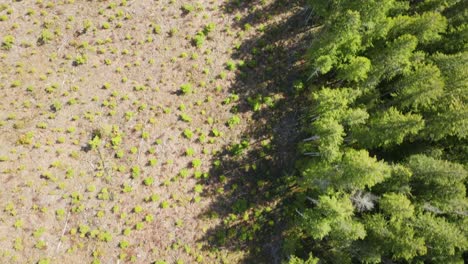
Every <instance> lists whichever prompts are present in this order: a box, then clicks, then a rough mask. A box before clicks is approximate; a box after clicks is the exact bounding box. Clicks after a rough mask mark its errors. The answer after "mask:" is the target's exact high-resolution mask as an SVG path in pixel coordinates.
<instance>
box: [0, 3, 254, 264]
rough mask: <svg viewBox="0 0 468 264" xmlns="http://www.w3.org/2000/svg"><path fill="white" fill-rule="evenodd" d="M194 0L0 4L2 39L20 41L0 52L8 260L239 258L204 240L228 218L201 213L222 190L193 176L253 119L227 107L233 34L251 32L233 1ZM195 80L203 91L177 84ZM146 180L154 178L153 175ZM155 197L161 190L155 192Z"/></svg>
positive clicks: (0, 219)
mask: <svg viewBox="0 0 468 264" xmlns="http://www.w3.org/2000/svg"><path fill="white" fill-rule="evenodd" d="M124 2H126V4H122V3H124ZM188 2H190V3H192V1H167V0H158V1H149V0H145V1H84V0H75V1H70V0H68V1H67V0H64V1H7V3H6V4H5V5H4V7H5V8H0V10H2V9H3V10H2V11H1V12H0V16H1V15H5V16H6V18H7V19H5V21H0V41H1V40H2V39H4V37H6V36H7V35H11V36H13V37H14V43H13V45H12V47H11V48H9V49H8V48H5V47H4V48H3V49H0V124H1V126H0V157H1V160H2V161H0V172H1V174H0V181H1V184H2V189H1V191H0V209H1V213H0V262H1V263H36V262H38V261H40V260H42V261H44V262H43V263H48V262H46V261H47V260H49V261H50V263H92V262H93V261H96V263H99V262H97V261H98V260H100V263H124V262H127V261H129V262H131V261H133V262H135V263H151V262H154V261H159V260H161V261H166V262H167V263H176V262H177V261H181V262H180V263H193V262H203V263H219V262H222V261H225V262H230V263H235V262H237V261H238V260H239V259H240V258H242V255H243V252H242V251H237V252H236V251H232V250H231V251H227V250H223V249H218V248H209V247H208V248H209V249H207V247H204V244H205V243H206V242H203V241H204V240H203V239H202V238H203V236H204V233H205V232H206V230H208V229H210V228H212V227H213V226H215V225H217V224H218V223H219V222H220V221H221V220H220V219H217V218H212V219H210V218H199V215H201V214H202V212H204V211H206V210H207V208H208V206H209V204H210V203H211V202H212V200H211V199H212V198H210V197H209V196H203V195H200V194H199V193H198V192H199V191H200V190H198V189H197V188H196V186H197V184H203V177H204V176H203V175H202V177H201V178H198V176H199V175H194V174H196V172H200V173H206V172H207V171H208V170H209V168H210V166H211V164H210V161H211V157H212V155H213V154H214V153H216V151H218V150H220V149H221V148H222V146H224V145H226V144H229V143H230V142H237V141H238V138H239V136H240V132H241V131H242V130H243V128H244V127H245V126H246V124H245V122H244V121H243V122H241V124H239V125H237V126H235V127H233V128H229V127H228V126H226V125H225V123H226V122H227V121H228V120H229V119H230V118H231V117H232V116H233V115H234V114H232V113H230V111H229V110H230V108H231V107H230V106H229V105H226V104H223V103H222V102H223V101H224V100H225V99H226V98H227V97H228V96H229V94H228V90H229V86H230V85H231V83H232V80H233V78H234V75H235V73H234V72H230V71H228V70H226V69H225V65H226V62H227V61H229V60H231V54H232V49H233V48H234V43H235V42H240V41H242V39H244V38H248V37H249V35H251V34H254V32H250V33H245V34H241V36H240V37H239V36H238V35H237V33H238V32H240V31H242V29H240V28H237V29H231V28H230V25H231V24H232V21H233V20H234V19H235V18H234V14H233V15H229V14H226V13H225V12H221V11H220V8H221V7H222V5H223V4H224V3H223V1H198V2H197V3H192V4H193V6H194V10H193V11H191V12H189V13H184V11H183V10H182V9H181V7H182V5H183V4H186V3H188ZM209 23H214V24H215V25H216V28H215V30H213V31H212V32H210V33H209V34H208V38H207V39H206V40H205V41H204V43H203V45H202V46H201V47H200V48H197V47H195V46H194V45H193V44H192V37H193V36H195V35H196V33H197V32H198V31H200V30H203V28H204V26H206V25H208V24H209ZM41 35H42V36H43V37H42V38H41ZM83 58H85V59H84V60H83ZM224 73H226V76H225V77H224V76H223V75H224ZM220 75H221V77H222V78H221V77H220ZM185 83H190V84H192V87H193V90H194V91H193V93H191V94H189V95H183V94H180V93H179V89H180V86H181V85H182V84H185ZM217 87H218V88H217ZM181 105H183V106H182V107H181ZM184 108H185V109H184ZM181 109H183V110H181ZM181 114H186V115H187V116H188V117H189V118H191V121H190V122H185V121H183V120H181ZM248 116H249V113H243V114H242V118H241V119H242V120H247V118H248ZM116 128H118V129H116ZM186 129H189V130H191V131H193V137H192V138H190V139H189V138H187V137H186V136H184V135H183V131H184V130H186ZM212 129H217V130H219V131H221V133H223V136H222V137H214V136H213V134H212V133H211V131H212ZM28 133H30V134H29V135H28ZM96 135H98V136H99V138H100V144H98V145H97V146H96V148H94V149H93V148H90V141H91V140H92V139H93V138H94V137H95V136H96ZM115 137H120V138H121V143H120V144H117V143H115V144H114V145H115V146H114V145H113V143H112V138H115ZM210 141H211V142H210ZM132 148H133V149H132ZM187 148H192V149H193V150H194V154H193V156H187V155H185V151H186V149H187ZM119 152H121V153H123V157H121V158H117V157H116V155H117V153H119ZM152 159H156V160H157V162H156V164H154V165H153V166H150V164H149V163H150V162H155V161H154V160H153V161H152ZM194 159H197V160H200V161H201V166H200V167H197V168H194V166H193V165H192V161H193V160H194ZM135 166H137V167H138V168H139V169H140V173H139V175H136V174H138V173H135V175H134V177H132V172H131V169H132V167H135ZM181 172H182V173H181ZM185 173H186V174H187V175H185ZM196 176H197V177H196ZM148 177H152V178H153V179H154V183H152V184H145V183H144V182H143V180H144V179H145V178H148ZM206 177H210V175H206ZM148 183H150V182H149V180H148ZM202 186H203V185H202ZM198 188H199V187H198ZM103 189H105V190H107V192H108V194H109V195H108V197H106V195H105V194H104V195H100V193H102V192H103V191H102V190H103ZM129 189H132V190H131V191H129ZM202 192H203V190H202ZM104 193H105V191H104ZM152 194H154V195H156V196H155V197H158V198H159V199H157V200H155V201H154V202H153V201H150V202H147V201H145V199H146V198H148V197H150V196H151V195H152ZM166 203H167V206H168V207H167V208H162V207H164V206H166ZM138 206H141V208H142V211H141V212H138V211H139V210H135V209H134V208H135V207H138ZM117 207H118V210H113V208H114V209H115V208H117ZM147 215H151V216H153V218H154V220H152V221H150V220H151V219H150V218H151V217H148V219H147V220H148V221H145V217H146V216H147ZM139 223H144V224H143V227H142V228H141V230H137V229H140V227H139V226H138V224H139ZM80 226H81V228H80ZM85 226H87V227H89V230H85ZM41 229H43V232H40V231H41ZM126 229H129V230H131V231H130V234H127V235H126V234H124V230H126ZM38 230H39V232H38ZM85 231H86V232H85ZM80 232H83V233H82V234H81V236H80ZM108 234H109V235H110V236H107V235H108ZM110 237H111V238H110ZM106 240H107V241H106ZM121 242H128V247H125V246H119V245H121V244H120V243H121ZM123 247H125V248H123ZM93 263H94V262H93ZM177 263H179V262H177Z"/></svg>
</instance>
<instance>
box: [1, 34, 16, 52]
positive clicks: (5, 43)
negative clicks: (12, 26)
mask: <svg viewBox="0 0 468 264" xmlns="http://www.w3.org/2000/svg"><path fill="white" fill-rule="evenodd" d="M14 43H15V37H13V36H12V35H6V36H5V37H3V40H2V49H4V50H9V49H11V48H12V47H13V44H14Z"/></svg>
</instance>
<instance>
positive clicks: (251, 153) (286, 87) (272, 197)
mask: <svg viewBox="0 0 468 264" xmlns="http://www.w3.org/2000/svg"><path fill="white" fill-rule="evenodd" d="M245 2H246V1H245ZM245 2H244V1H235V2H232V3H230V4H227V5H226V6H225V8H224V9H225V10H226V12H229V13H231V12H234V13H235V12H240V11H242V10H249V11H248V15H247V16H246V17H245V18H243V19H240V20H239V21H237V22H234V25H233V27H243V28H246V24H247V27H249V25H250V26H252V27H253V28H255V27H256V26H257V25H262V24H267V25H268V26H267V27H265V29H264V30H259V31H257V32H256V34H254V35H255V36H254V37H252V38H250V39H248V40H246V41H244V42H243V43H241V45H240V47H239V49H237V51H236V52H235V53H234V55H233V60H238V61H239V60H242V61H244V62H245V65H244V66H242V67H241V68H240V69H238V70H237V74H236V79H235V82H234V84H233V85H232V86H231V88H230V89H231V90H230V92H231V93H235V94H237V95H238V96H239V100H238V101H237V105H235V106H234V107H233V111H234V112H237V113H244V112H248V111H253V110H252V108H257V109H256V110H254V113H253V116H252V120H250V121H249V126H248V128H247V129H246V131H244V132H243V134H242V138H244V140H241V142H238V144H235V145H230V146H225V148H224V151H222V152H220V153H218V154H217V155H216V156H215V157H214V158H213V164H214V165H213V167H212V168H211V170H210V173H209V174H210V178H209V179H208V180H207V182H206V185H207V186H206V188H207V194H206V195H209V196H212V197H215V201H214V202H213V203H212V204H211V206H210V208H209V210H207V211H206V212H205V213H204V214H203V215H201V216H200V217H214V218H217V217H219V218H220V219H221V223H220V224H219V225H217V226H216V227H215V228H213V229H211V230H208V232H207V235H206V236H205V237H204V238H203V240H204V241H208V242H209V243H208V245H209V247H210V249H211V250H215V249H219V248H223V249H228V250H243V251H245V252H247V256H245V258H244V259H243V260H242V261H243V263H279V262H280V261H281V260H282V259H283V254H282V251H281V249H282V247H283V243H284V234H283V233H284V230H285V229H284V227H285V226H286V221H285V220H286V219H285V218H286V217H285V216H286V215H287V214H286V213H285V210H286V208H285V207H284V204H285V203H287V202H288V195H289V194H290V193H291V192H290V190H289V189H290V187H291V184H290V181H289V180H290V178H291V177H289V176H288V175H289V174H290V173H293V171H294V160H295V157H294V156H295V155H296V152H295V147H296V143H297V141H298V138H299V134H300V131H299V129H298V128H299V127H300V126H299V122H300V121H299V116H300V109H301V106H300V102H301V100H300V98H297V97H296V95H295V94H296V93H295V88H297V87H298V86H299V85H300V84H298V83H297V82H296V81H297V80H300V79H301V78H302V76H301V73H302V72H303V68H304V65H303V62H302V58H303V54H304V53H305V50H306V49H307V47H308V43H310V38H311V34H310V30H311V25H307V22H306V20H307V17H308V14H309V11H308V10H307V9H305V8H304V7H305V6H306V4H305V3H304V2H305V1H303V0H293V1H287V0H277V1H274V2H273V3H271V4H269V5H267V6H261V5H259V3H258V2H257V1H249V2H248V3H245ZM272 20H276V21H274V22H273V23H271V25H270V23H269V22H267V21H272ZM252 30H253V29H252Z"/></svg>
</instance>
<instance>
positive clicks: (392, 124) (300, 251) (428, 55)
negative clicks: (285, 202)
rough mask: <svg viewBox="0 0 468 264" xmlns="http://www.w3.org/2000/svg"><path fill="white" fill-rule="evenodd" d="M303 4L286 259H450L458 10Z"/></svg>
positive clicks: (455, 222)
mask: <svg viewBox="0 0 468 264" xmlns="http://www.w3.org/2000/svg"><path fill="white" fill-rule="evenodd" d="M308 2H309V4H310V6H311V7H312V9H313V13H314V14H315V15H316V16H317V17H316V19H317V21H320V22H319V23H322V24H323V26H322V27H321V29H320V31H319V32H318V33H317V35H316V36H315V38H314V40H313V41H312V45H311V47H310V49H309V50H308V52H307V56H306V57H307V60H308V63H309V65H308V66H309V73H310V75H309V80H308V81H309V84H310V85H309V88H310V89H311V90H312V91H313V92H311V96H310V97H309V98H310V99H309V102H310V104H309V107H307V109H306V111H305V115H304V119H305V120H306V121H305V122H303V132H305V133H307V134H308V136H307V137H306V138H305V139H304V140H303V141H302V142H301V143H300V144H299V150H300V152H301V153H302V154H304V158H302V159H300V160H299V161H298V162H297V164H298V166H297V169H298V170H299V173H300V175H301V176H300V177H298V178H297V179H296V182H297V184H298V186H299V187H300V190H299V191H298V194H296V195H295V196H296V198H297V200H296V202H297V204H295V205H294V207H295V210H294V212H295V221H293V222H292V224H291V226H292V227H291V230H294V231H292V234H297V235H291V237H292V238H291V239H292V241H296V242H295V243H296V245H295V246H296V248H293V249H292V251H291V253H292V254H296V255H301V256H307V255H309V254H310V258H309V259H308V260H307V261H318V259H316V258H314V257H318V258H320V260H321V261H323V262H324V263H380V262H382V261H385V260H386V259H391V260H392V261H395V262H398V263H400V262H401V263H462V262H463V254H464V253H466V250H468V244H467V239H466V237H467V234H468V233H467V229H466V228H465V226H466V217H465V216H466V212H467V210H468V199H467V197H466V179H467V177H468V176H467V170H466V161H467V160H466V148H465V147H461V146H465V145H466V138H467V132H466V131H468V122H467V120H468V118H467V117H468V112H467V111H468V108H467V107H466V104H467V102H468V96H467V91H468V79H467V76H468V75H467V74H466V64H467V62H468V53H467V52H466V45H461V44H460V42H459V40H458V39H456V38H459V37H460V35H459V34H461V31H463V29H461V28H462V27H466V19H465V20H463V19H460V18H461V17H466V15H462V14H466V5H463V7H462V4H460V3H461V1H457V0H455V1H437V0H434V1H384V0H375V1H364V0H358V1H351V0H344V1H341V0H332V1H323V0H309V1H308ZM459 30H460V31H459ZM455 32H456V33H455ZM297 90H298V92H299V93H307V92H308V91H307V88H304V87H302V88H300V89H297ZM250 102H251V104H253V105H254V106H255V100H253V99H251V100H250ZM369 153H372V154H369ZM295 232H296V233H295ZM310 245H312V246H310ZM293 247H294V246H293ZM295 251H296V252H295ZM312 255H313V256H314V257H312ZM290 263H306V260H301V259H299V258H297V257H291V258H290Z"/></svg>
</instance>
